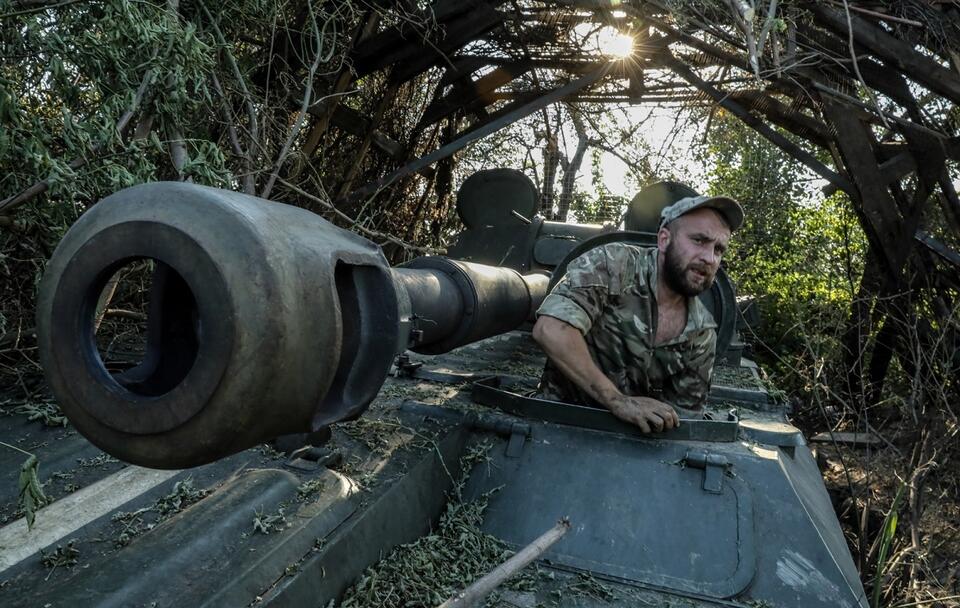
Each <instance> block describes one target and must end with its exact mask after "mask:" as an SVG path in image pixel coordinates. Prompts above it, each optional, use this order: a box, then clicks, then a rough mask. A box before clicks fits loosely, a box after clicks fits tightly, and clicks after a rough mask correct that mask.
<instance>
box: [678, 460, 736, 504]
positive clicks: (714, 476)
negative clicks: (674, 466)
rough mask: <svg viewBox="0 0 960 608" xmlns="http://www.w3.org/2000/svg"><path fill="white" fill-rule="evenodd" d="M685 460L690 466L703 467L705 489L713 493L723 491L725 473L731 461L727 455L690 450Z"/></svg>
mask: <svg viewBox="0 0 960 608" xmlns="http://www.w3.org/2000/svg"><path fill="white" fill-rule="evenodd" d="M683 462H684V463H685V464H686V465H687V466H688V467H693V468H694V469H703V491H704V492H709V493H711V494H721V493H723V475H724V474H725V473H726V472H727V467H728V466H730V463H729V462H728V461H727V457H726V456H721V455H720V454H712V453H710V452H708V451H706V450H690V451H688V452H687V455H686V456H684V458H683Z"/></svg>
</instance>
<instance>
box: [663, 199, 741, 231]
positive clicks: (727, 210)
mask: <svg viewBox="0 0 960 608" xmlns="http://www.w3.org/2000/svg"><path fill="white" fill-rule="evenodd" d="M703 207H706V208H708V209H713V210H715V211H717V213H719V214H720V215H722V216H723V217H724V219H726V220H727V224H729V225H730V231H731V232H733V231H735V230H737V229H738V228H740V226H742V225H743V207H741V206H740V203H738V202H737V201H735V200H733V199H732V198H730V197H728V196H705V195H700V196H688V197H686V198H682V199H680V200H678V201H677V202H675V203H674V204H672V205H670V206H668V207H664V208H663V211H661V212H660V227H661V228H662V227H664V226H666V225H667V224H669V223H670V222H672V221H673V220H675V219H677V218H678V217H680V216H681V215H683V214H685V213H690V212H691V211H693V210H694V209H701V208H703Z"/></svg>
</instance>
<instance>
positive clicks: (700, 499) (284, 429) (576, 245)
mask: <svg viewBox="0 0 960 608" xmlns="http://www.w3.org/2000/svg"><path fill="white" fill-rule="evenodd" d="M687 194H688V191H687V190H685V189H684V187H682V186H680V185H678V184H669V183H668V184H657V185H654V186H652V187H649V188H647V189H645V190H644V191H643V192H641V193H640V194H639V195H638V196H637V198H635V199H634V201H633V202H632V203H631V206H630V209H629V210H628V212H627V214H626V217H625V220H624V230H618V229H617V228H616V227H614V226H594V225H568V224H562V223H556V222H548V221H545V220H543V219H542V218H539V217H536V216H535V215H534V210H535V209H536V208H537V193H536V190H535V188H533V186H532V184H531V183H530V182H529V180H528V179H527V178H525V177H524V176H523V175H522V174H520V173H519V172H515V171H510V170H492V171H485V172H481V173H479V174H476V175H474V176H472V177H471V178H469V179H468V180H467V181H466V182H465V183H464V185H463V187H462V189H461V191H460V193H459V198H458V205H457V210H458V212H459V214H460V217H461V218H462V220H463V223H464V225H465V226H466V228H465V230H464V231H463V232H462V233H461V234H460V235H459V236H458V238H457V240H456V242H455V243H454V245H452V246H451V248H450V250H449V252H448V254H449V255H448V257H423V258H418V259H415V260H413V261H412V262H410V263H407V264H404V265H402V266H400V267H396V268H391V267H390V266H389V265H388V264H387V262H386V260H385V258H384V256H383V254H382V252H381V251H380V250H379V248H378V247H377V246H376V245H375V244H373V243H371V242H369V241H367V240H365V239H363V238H361V237H359V236H357V235H354V234H351V233H348V232H346V231H343V230H340V229H338V228H336V227H335V226H333V225H332V224H329V223H328V222H325V221H324V220H322V219H321V218H319V217H317V216H315V215H313V214H310V213H308V212H306V211H304V210H301V209H297V208H294V207H290V206H286V205H282V204H279V203H273V202H268V201H264V200H260V199H256V198H253V197H249V196H245V195H242V194H237V193H233V192H226V191H222V190H215V189H211V188H205V187H201V186H196V185H190V184H183V183H157V184H147V185H142V186H137V187H134V188H130V189H127V190H124V191H121V192H119V193H117V194H115V195H113V196H111V197H108V198H107V199H105V200H103V201H102V202H100V203H98V204H97V205H96V206H95V207H94V208H92V209H91V210H90V211H89V212H88V213H87V214H85V215H84V216H83V217H82V218H81V219H80V220H79V221H78V222H77V224H76V225H75V226H74V227H73V228H71V230H70V231H69V232H68V234H67V235H66V237H65V238H64V239H63V241H62V243H61V244H60V245H59V247H58V248H57V250H56V252H55V253H54V255H53V258H52V259H51V261H50V264H49V265H48V268H47V271H46V274H45V277H44V279H43V283H42V286H41V298H40V304H39V307H38V339H39V345H40V355H41V361H42V364H43V367H44V370H45V373H46V376H47V380H48V382H49V385H50V387H51V388H52V390H53V393H54V394H55V396H56V398H57V401H58V402H59V403H60V405H61V407H62V409H63V411H64V412H65V414H66V415H67V417H68V418H69V420H70V422H71V423H72V425H73V427H75V428H76V430H77V431H79V433H80V435H77V434H76V433H73V434H70V431H69V430H67V431H64V430H50V429H44V430H43V431H42V432H37V433H38V435H37V436H35V437H34V438H35V439H37V440H38V441H37V444H38V445H37V446H36V448H35V450H36V452H37V453H38V455H39V456H40V458H41V460H42V462H44V463H45V465H44V466H45V467H46V471H48V472H47V473H46V474H45V476H44V480H45V481H46V483H47V487H48V488H51V489H53V488H55V486H57V485H58V484H62V485H63V493H64V496H62V497H61V498H59V499H58V500H56V501H55V502H53V503H52V504H51V505H50V506H48V507H46V508H44V509H43V510H41V511H40V512H39V513H38V514H37V523H36V524H35V527H34V529H33V530H31V531H28V530H27V525H26V523H25V522H24V521H23V520H19V519H15V517H10V516H9V515H6V519H7V520H8V521H10V523H6V525H5V526H4V527H3V529H0V569H2V570H0V601H2V602H3V604H4V605H9V606H34V605H40V606H46V605H49V606H60V605H80V606H86V605H90V606H114V605H116V606H141V605H142V606H167V605H178V606H179V605H197V606H244V605H269V606H328V605H336V604H337V603H338V602H341V601H344V594H347V598H348V599H347V600H346V602H347V605H350V606H357V605H400V604H392V603H390V602H391V601H392V602H396V601H397V598H396V597H391V594H393V593H394V588H391V590H390V591H389V592H385V596H384V595H380V594H379V591H378V589H380V588H383V587H384V586H385V582H382V583H380V584H378V582H377V580H376V577H377V576H382V572H383V570H378V564H381V563H383V561H384V560H385V558H386V559H389V556H390V555H391V551H394V550H395V549H397V548H398V547H403V546H416V545H417V543H425V542H432V541H430V539H435V538H436V536H437V530H438V529H442V528H443V526H444V525H445V524H444V521H447V519H446V518H448V517H450V516H449V513H450V512H451V505H453V504H454V503H456V504H482V505H483V507H484V514H483V518H482V522H480V521H477V525H479V526H480V528H481V531H482V533H483V534H484V536H483V538H485V539H488V540H490V539H492V540H491V542H494V543H496V545H497V546H499V547H502V548H505V549H507V550H511V551H515V550H518V549H520V548H522V547H525V546H528V545H529V543H531V541H533V540H534V539H536V538H537V537H538V536H540V534H541V533H542V532H543V531H544V530H547V529H549V528H550V527H551V526H553V525H554V523H555V522H556V521H557V520H558V519H560V518H564V520H565V521H568V522H569V531H568V532H567V533H566V534H565V535H563V537H562V538H560V540H558V541H557V542H556V543H555V544H553V545H552V546H551V547H550V548H549V549H548V550H546V552H545V553H543V554H542V555H540V556H539V559H538V561H537V562H536V565H535V575H533V576H528V580H527V584H526V585H525V586H524V587H523V588H522V589H506V588H505V589H502V590H501V592H502V593H501V592H498V593H499V595H497V596H495V597H494V599H492V600H491V602H492V603H496V602H501V603H503V605H521V606H523V605H529V606H534V605H541V604H549V605H558V606H592V605H605V604H608V603H610V602H613V603H617V604H623V605H637V606H651V605H657V606H697V607H700V606H702V607H712V606H782V607H791V608H792V607H798V608H799V607H803V608H807V607H818V606H849V607H853V606H864V607H865V606H867V601H866V598H865V595H864V592H863V587H862V585H861V583H860V581H859V579H858V575H857V571H856V568H855V566H854V564H853V561H852V559H851V557H850V554H849V551H848V549H847V547H846V544H845V541H844V537H843V534H842V531H841V529H840V526H839V524H838V522H837V520H836V517H835V514H834V512H833V509H832V507H831V504H830V500H829V497H828V495H827V492H826V490H825V488H824V486H823V481H822V478H821V477H820V474H819V471H818V469H817V466H816V462H815V460H814V458H813V457H812V455H811V452H810V450H809V449H808V447H807V445H806V443H805V441H804V438H803V436H802V435H801V433H800V432H799V431H798V430H797V429H796V428H795V427H793V426H791V425H790V424H789V423H788V421H787V418H786V413H787V412H786V406H785V404H784V403H782V402H781V401H778V400H777V399H775V398H773V397H772V396H771V394H770V393H769V392H768V391H767V390H765V389H764V387H763V385H762V383H761V382H760V381H759V377H758V374H757V370H756V365H755V364H754V363H752V362H751V361H750V360H749V359H748V358H746V357H745V356H744V345H743V343H742V342H741V341H740V339H739V332H738V324H742V323H743V322H744V315H743V314H742V312H741V311H740V310H739V309H738V306H737V300H736V297H735V291H734V286H733V284H732V282H731V281H730V280H729V278H728V277H727V276H726V274H724V273H721V274H720V275H719V276H718V280H717V281H716V282H715V284H714V286H713V287H712V288H711V290H710V291H709V292H707V293H705V294H703V295H702V296H701V297H702V298H703V300H704V302H705V303H706V304H707V307H708V309H709V310H710V311H711V313H712V314H713V315H714V317H715V319H716V321H717V323H718V327H719V329H718V346H717V351H718V352H717V354H718V366H717V368H716V370H715V377H714V382H713V386H712V388H711V392H710V397H709V404H708V408H707V412H706V413H705V415H704V417H703V418H702V419H696V420H682V421H681V425H680V426H679V427H678V428H676V429H673V430H671V431H667V432H664V433H660V434H653V435H643V434H641V433H639V431H638V429H636V428H634V427H632V426H630V425H627V424H625V423H622V422H621V421H619V420H617V419H616V418H615V417H613V416H612V415H611V414H610V413H609V412H606V411H604V410H599V409H593V408H588V407H583V406H578V405H571V404H565V403H559V402H552V401H546V400H543V399H539V398H537V396H536V394H535V388H536V380H537V377H538V375H539V372H540V370H541V369H542V366H543V361H544V358H543V355H542V353H541V352H540V351H539V349H538V348H536V346H535V345H534V344H533V343H532V341H531V339H530V337H529V334H528V333H527V331H526V329H528V328H529V324H530V321H531V320H532V318H533V313H534V311H535V310H536V308H537V306H538V305H539V302H540V301H541V300H542V299H543V297H544V295H545V294H546V293H547V290H548V288H549V286H550V284H551V282H555V281H556V280H557V279H558V278H559V277H560V276H561V275H562V273H563V270H564V268H565V267H566V264H567V263H568V262H569V261H570V260H572V259H574V258H575V257H576V256H577V255H579V254H580V253H583V252H584V251H587V250H589V249H590V248H592V247H595V246H598V245H602V244H605V243H609V242H613V241H626V242H632V243H641V244H642V243H652V239H653V238H654V237H653V233H654V232H655V230H656V221H657V217H658V216H659V211H660V209H661V208H662V207H663V206H664V205H666V204H669V203H670V202H672V201H673V200H676V199H677V198H680V197H682V196H685V195H687ZM138 260H148V261H150V262H151V264H152V265H151V268H152V269H153V270H152V282H151V293H150V303H149V309H148V310H147V312H148V315H147V319H146V321H145V333H146V341H145V345H144V348H143V350H142V352H140V353H138V355H137V356H135V357H132V358H131V359H130V360H129V361H127V362H126V363H125V364H120V365H117V364H116V362H115V361H106V357H105V355H104V349H103V348H102V347H99V346H98V344H97V337H96V333H97V332H96V327H95V326H96V319H97V308H98V304H99V303H101V298H102V294H103V292H104V289H105V287H106V286H107V285H108V283H109V282H110V280H111V277H113V276H115V274H116V272H117V270H118V268H121V267H123V266H124V265H128V264H130V263H131V262H132V261H138ZM121 363H122V362H121ZM22 422H23V421H21V420H17V419H15V418H8V419H5V420H4V425H5V426H3V427H0V438H5V437H9V436H12V435H15V434H17V433H22V432H23V428H22V427H18V426H17V424H18V423H22ZM34 432H36V431H34ZM265 442H268V443H267V444H266V445H265ZM270 446H273V447H270ZM277 448H283V449H282V450H280V449H277ZM101 450H102V452H101ZM2 457H8V455H6V454H3V455H2ZM74 462H76V463H78V464H74ZM90 463H99V464H90ZM127 463H129V464H127ZM8 464H10V465H11V466H8V467H4V468H2V469H0V470H4V471H8V470H10V469H11V468H12V463H8ZM68 480H69V483H70V485H69V486H68V485H67V481H68ZM12 483H13V480H11V481H10V484H4V487H8V486H9V485H12ZM68 490H69V491H68ZM51 493H53V494H56V493H57V492H55V491H52V492H51ZM6 498H7V499H8V500H9V498H10V497H6ZM438 526H439V528H438ZM458 534H459V535H460V536H458V537H456V538H459V539H460V541H461V542H463V538H465V537H464V534H466V533H465V532H463V531H460V532H458ZM471 542H472V541H471ZM411 543H413V545H411ZM460 561H461V558H454V561H453V562H452V563H450V564H449V565H448V566H447V567H448V568H449V569H450V570H458V569H460V567H461V565H459V562H460ZM418 563H419V562H418ZM433 567H434V566H430V567H429V568H427V567H426V566H421V567H418V566H417V565H416V563H408V564H406V565H405V566H401V568H400V573H401V574H400V576H401V578H402V579H404V580H407V579H409V580H410V581H420V582H423V581H430V580H433V579H441V578H442V579H444V580H446V579H447V578H449V575H450V572H440V571H434V570H431V568H433ZM463 567H464V568H465V566H463ZM394 571H396V569H394ZM41 575H42V576H41ZM529 579H533V580H532V581H531V580H529ZM584 581H587V583H585V582H584ZM464 582H467V581H464ZM418 584H419V583H418ZM587 584H588V586H589V585H592V586H593V587H590V588H592V589H593V590H594V591H595V592H593V593H589V592H587V593H584V592H583V589H584V586H585V585H587ZM357 589H361V592H358V591H357ZM597 589H601V590H602V592H596V590H597ZM448 591H449V589H448ZM565 591H566V593H565ZM361 596H362V597H361ZM417 597H419V598H420V599H419V600H417V601H415V602H413V604H410V603H409V602H410V600H406V601H407V602H408V603H407V605H435V604H439V603H440V602H441V601H442V600H443V599H445V598H444V597H442V596H440V595H436V594H434V595H433V596H431V595H429V594H428V595H426V596H424V595H419V596H417ZM424 597H427V598H430V601H427V600H424V599H423V598H424ZM358 598H359V599H358ZM363 598H366V603H364V602H363V601H361V600H362V599H363Z"/></svg>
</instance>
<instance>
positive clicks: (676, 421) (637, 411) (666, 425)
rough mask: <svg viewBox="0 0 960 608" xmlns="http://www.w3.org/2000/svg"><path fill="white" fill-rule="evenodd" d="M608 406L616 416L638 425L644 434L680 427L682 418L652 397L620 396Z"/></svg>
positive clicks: (614, 398)
mask: <svg viewBox="0 0 960 608" xmlns="http://www.w3.org/2000/svg"><path fill="white" fill-rule="evenodd" d="M606 405H607V408H608V409H609V410H610V411H611V412H613V415H614V416H616V417H617V418H619V419H620V420H623V421H624V422H629V423H630V424H635V425H637V426H638V427H640V430H641V431H643V432H644V433H649V432H651V431H652V432H654V433H659V432H661V431H668V430H670V429H672V428H676V427H678V426H680V417H679V416H678V415H677V412H676V411H675V410H674V409H673V408H672V407H670V406H669V405H667V404H666V403H664V402H662V401H658V400H656V399H652V398H650V397H628V396H626V395H619V396H617V397H613V398H612V399H610V400H609V401H608V402H607V404H606Z"/></svg>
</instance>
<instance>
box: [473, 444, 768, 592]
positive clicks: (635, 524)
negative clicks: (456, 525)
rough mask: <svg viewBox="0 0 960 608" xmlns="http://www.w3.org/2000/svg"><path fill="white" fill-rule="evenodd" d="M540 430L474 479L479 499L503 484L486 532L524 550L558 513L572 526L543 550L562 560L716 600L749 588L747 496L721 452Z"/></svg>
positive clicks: (751, 554) (751, 545) (751, 544)
mask: <svg viewBox="0 0 960 608" xmlns="http://www.w3.org/2000/svg"><path fill="white" fill-rule="evenodd" d="M537 431H538V432H537V433H536V434H535V436H534V438H533V440H532V441H531V443H530V445H529V446H528V447H527V448H526V449H524V450H523V452H522V454H521V455H520V456H519V457H518V458H510V457H505V456H504V457H502V458H501V457H495V462H494V463H491V466H490V467H488V468H485V469H486V471H488V474H486V475H483V474H481V475H474V476H473V477H472V478H471V485H470V486H468V489H469V490H472V491H473V492H475V493H477V494H478V495H479V494H482V493H484V492H487V491H489V490H490V489H492V488H498V487H499V488H501V489H500V490H499V491H497V492H496V493H495V494H493V495H492V497H491V500H490V506H489V508H488V511H487V516H486V520H485V522H484V529H485V530H486V531H487V532H489V533H490V534H493V535H494V536H496V537H498V538H500V539H502V540H504V541H506V542H507V543H508V544H510V545H513V546H515V547H522V546H524V545H526V544H527V543H529V542H530V541H532V540H533V539H534V538H536V537H537V536H538V535H539V534H540V533H542V532H543V529H544V524H545V520H544V517H545V515H547V514H549V515H548V516H553V515H555V514H556V515H562V516H567V517H569V518H570V520H571V521H572V522H574V527H573V529H572V530H571V533H570V534H568V536H567V538H566V539H565V542H563V543H562V544H560V545H558V548H557V549H556V550H554V551H553V552H552V553H551V554H550V555H549V558H550V560H551V562H552V563H553V564H556V565H558V566H561V567H563V566H566V567H570V568H576V569H582V570H588V571H591V572H595V573H599V574H602V575H606V576H609V577H616V578H618V579H624V580H627V581H634V582H637V583H644V584H649V585H655V586H658V587H663V588H667V589H674V590H678V591H685V592H689V593H696V594H700V595H705V596H707V597H713V598H718V599H719V598H727V597H732V596H735V595H737V594H738V593H740V592H741V591H743V590H744V589H745V588H746V587H747V586H748V585H749V584H750V581H751V580H752V579H753V577H754V572H755V562H756V557H755V556H756V550H755V540H754V534H753V529H754V523H753V499H752V496H751V491H750V489H749V488H748V487H746V486H745V485H744V484H742V483H741V482H740V480H738V479H737V478H735V477H732V476H730V475H728V468H729V463H728V461H727V459H726V457H725V456H724V455H723V454H722V453H721V452H719V451H710V450H709V449H691V445H695V444H692V443H691V442H683V443H670V442H663V443H662V444H661V445H656V444H651V443H650V442H649V441H642V440H631V439H627V438H615V437H613V436H611V435H610V434H607V433H600V432H585V431H583V430H580V429H573V428H569V427H558V426H552V427H541V428H538V429H537ZM703 445H706V446H709V445H710V444H703ZM558 463H566V464H565V465H560V464H558ZM558 508H559V509H562V510H563V512H562V513H555V512H556V511H557V509H558Z"/></svg>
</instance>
